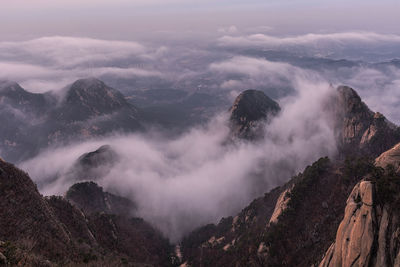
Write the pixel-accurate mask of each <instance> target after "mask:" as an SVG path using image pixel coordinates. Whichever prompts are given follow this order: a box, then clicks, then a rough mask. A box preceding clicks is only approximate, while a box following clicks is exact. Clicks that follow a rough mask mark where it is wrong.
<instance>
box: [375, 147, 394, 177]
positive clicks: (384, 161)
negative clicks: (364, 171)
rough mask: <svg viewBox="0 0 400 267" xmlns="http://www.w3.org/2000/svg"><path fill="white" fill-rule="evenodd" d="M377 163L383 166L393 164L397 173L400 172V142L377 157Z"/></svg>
mask: <svg viewBox="0 0 400 267" xmlns="http://www.w3.org/2000/svg"><path fill="white" fill-rule="evenodd" d="M375 165H376V166H379V167H382V168H386V167H388V166H389V165H391V166H393V167H394V169H395V171H396V172H397V173H400V143H399V144H397V145H395V146H394V147H392V148H391V149H389V150H388V151H386V152H384V153H382V154H381V155H380V156H379V157H377V158H376V160H375Z"/></svg>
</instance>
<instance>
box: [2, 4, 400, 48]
mask: <svg viewBox="0 0 400 267" xmlns="http://www.w3.org/2000/svg"><path fill="white" fill-rule="evenodd" d="M399 3H400V1H397V0H375V1H373V0H348V1H343V0H336V1H333V0H320V1H316V0H283V1H282V0H280V1H278V0H247V1H238V0H229V1H228V0H130V1H128V0H113V1H111V0H108V1H106V0H84V1H78V0H57V1H54V0H35V1H32V0H3V1H1V7H0V22H1V23H0V38H1V41H5V40H21V39H25V40H26V39H32V38H36V37H41V36H53V35H65V36H84V37H95V38H105V39H125V40H137V39H141V38H149V37H151V38H157V37H158V38H165V37H166V36H169V37H170V38H172V39H174V38H189V37H198V38H200V39H201V38H203V37H205V36H206V35H218V34H221V31H220V32H218V29H221V28H224V27H230V26H232V25H234V26H235V27H236V28H237V29H238V30H239V31H242V32H251V31H253V32H254V33H256V32H257V31H262V30H261V29H264V32H265V30H266V29H268V31H269V33H272V34H277V35H285V34H297V33H309V32H314V33H324V32H338V31H360V30H361V31H373V32H378V33H394V34H400V29H399V28H398V25H399V24H400V19H399V16H398V11H399V10H400V4H399Z"/></svg>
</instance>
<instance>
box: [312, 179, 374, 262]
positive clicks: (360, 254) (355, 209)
mask: <svg viewBox="0 0 400 267" xmlns="http://www.w3.org/2000/svg"><path fill="white" fill-rule="evenodd" d="M374 194H375V187H374V185H373V184H372V183H371V182H367V181H362V182H360V183H358V184H357V185H356V186H355V187H354V189H353V191H352V192H351V194H350V196H349V198H348V199H347V202H346V203H347V205H346V210H345V213H344V218H343V220H342V222H341V223H340V226H339V228H338V231H337V234H336V242H335V243H334V244H333V245H332V246H331V247H330V248H329V250H328V252H327V254H326V256H325V257H324V259H323V260H322V262H321V264H320V265H319V266H320V267H325V266H369V262H370V258H371V255H372V249H373V244H374V238H375V233H374V229H375V228H376V220H375V218H376V214H375V208H374V204H375V202H374Z"/></svg>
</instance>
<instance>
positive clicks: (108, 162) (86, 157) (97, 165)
mask: <svg viewBox="0 0 400 267" xmlns="http://www.w3.org/2000/svg"><path fill="white" fill-rule="evenodd" d="M117 161H118V154H117V152H115V151H114V149H112V147H111V146H109V145H103V146H101V147H99V148H98V149H97V150H95V151H92V152H88V153H85V154H83V155H81V156H80V157H79V158H78V159H77V161H76V162H75V164H74V165H73V166H72V168H71V169H70V170H69V171H68V173H67V175H68V176H69V177H70V179H72V180H74V181H88V180H90V181H96V180H98V179H100V178H102V177H104V176H105V175H107V174H108V173H109V172H110V170H111V169H112V167H113V166H114V165H115V164H116V162H117Z"/></svg>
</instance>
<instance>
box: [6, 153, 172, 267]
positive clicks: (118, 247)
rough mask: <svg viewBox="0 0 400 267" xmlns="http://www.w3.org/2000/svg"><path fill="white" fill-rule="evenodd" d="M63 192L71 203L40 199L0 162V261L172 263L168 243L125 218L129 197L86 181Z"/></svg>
mask: <svg viewBox="0 0 400 267" xmlns="http://www.w3.org/2000/svg"><path fill="white" fill-rule="evenodd" d="M84 194H88V195H86V196H85V195H84ZM96 194H97V196H94V195H96ZM67 195H68V196H69V197H68V198H69V199H70V200H71V202H69V201H68V199H66V198H63V197H56V196H51V197H46V198H44V197H42V196H41V195H40V193H39V192H38V190H37V188H36V186H35V184H34V183H33V182H32V180H31V179H30V178H29V176H28V175H27V174H26V173H24V172H23V171H21V170H19V169H17V168H16V167H14V166H13V165H12V164H10V163H6V162H4V161H2V160H1V161H0V217H1V220H0V261H3V263H5V264H8V265H11V266H14V265H23V266H60V265H62V266H65V265H69V266H77V265H86V264H90V266H121V265H128V266H170V265H171V264H172V263H171V258H170V255H171V252H172V249H171V247H170V245H169V243H168V241H167V240H166V239H164V238H163V237H162V236H161V234H160V233H159V232H158V231H157V230H155V229H154V228H152V227H151V226H150V225H149V224H148V223H146V222H145V221H143V220H142V219H140V218H134V217H130V216H129V210H130V209H131V208H132V206H130V205H131V202H130V201H128V200H125V199H123V198H119V197H116V196H114V195H112V194H109V193H107V192H103V191H102V189H101V188H99V187H97V186H96V185H94V184H91V183H89V184H86V185H85V184H78V185H75V186H73V187H72V188H71V189H70V190H69V193H67ZM98 195H100V198H97V197H98ZM79 196H80V197H79ZM92 197H93V199H92ZM101 198H102V199H103V200H104V201H105V202H104V203H103V204H102V205H103V206H101V205H99V206H96V205H95V206H94V205H93V202H92V201H94V203H98V201H97V200H99V199H101ZM72 200H73V201H72ZM104 204H105V205H104ZM108 204H110V206H108ZM125 204H127V206H124V205H125ZM76 205H78V206H76ZM80 207H82V209H80ZM92 208H94V209H92ZM124 208H125V213H124V214H125V215H124V214H122V213H123V212H122V209H124ZM103 209H106V212H103ZM114 211H119V214H111V212H114Z"/></svg>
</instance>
